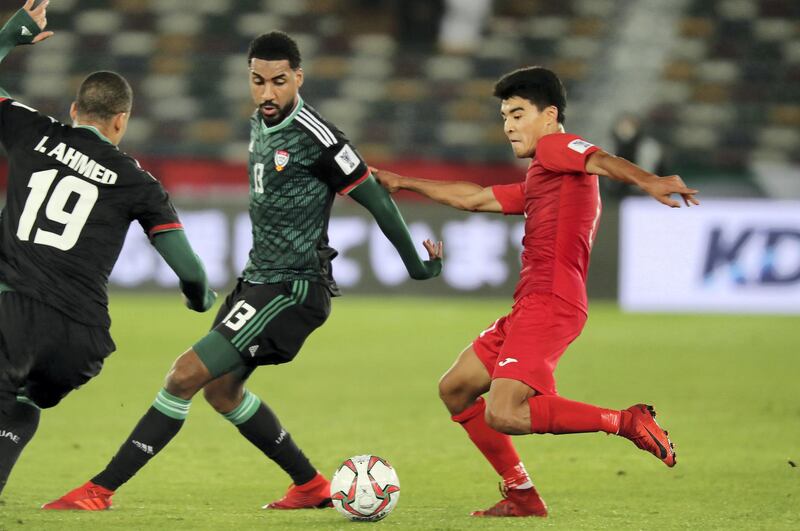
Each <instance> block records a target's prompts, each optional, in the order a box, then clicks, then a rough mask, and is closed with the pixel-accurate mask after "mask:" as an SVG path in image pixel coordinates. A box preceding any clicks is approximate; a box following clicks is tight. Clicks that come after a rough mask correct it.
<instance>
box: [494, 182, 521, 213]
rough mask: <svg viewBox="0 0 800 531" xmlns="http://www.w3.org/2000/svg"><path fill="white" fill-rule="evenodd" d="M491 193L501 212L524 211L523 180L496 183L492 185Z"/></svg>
mask: <svg viewBox="0 0 800 531" xmlns="http://www.w3.org/2000/svg"><path fill="white" fill-rule="evenodd" d="M492 193H493V194H494V198H495V199H497V202H498V203H500V207H501V208H502V209H503V214H506V215H511V214H524V213H525V182H524V181H523V182H520V183H514V184H498V185H495V186H492Z"/></svg>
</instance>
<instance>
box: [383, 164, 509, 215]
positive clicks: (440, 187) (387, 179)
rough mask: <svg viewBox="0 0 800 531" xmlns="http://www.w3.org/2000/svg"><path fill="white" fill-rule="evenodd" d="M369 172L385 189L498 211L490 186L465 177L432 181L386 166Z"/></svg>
mask: <svg viewBox="0 0 800 531" xmlns="http://www.w3.org/2000/svg"><path fill="white" fill-rule="evenodd" d="M372 174H373V175H374V176H375V178H376V179H377V180H378V182H380V183H381V185H382V186H383V187H384V188H386V189H387V190H388V191H389V193H394V192H396V191H398V190H410V191H412V192H416V193H418V194H421V195H424V196H425V197H428V198H430V199H433V200H434V201H436V202H437V203H441V204H443V205H447V206H450V207H453V208H457V209H459V210H467V211H470V212H498V213H499V212H502V211H503V209H502V207H501V206H500V203H498V202H497V199H496V198H495V196H494V193H493V192H492V189H491V188H484V187H483V186H480V185H479V184H475V183H470V182H465V181H453V182H448V181H433V180H429V179H416V178H413V177H404V176H402V175H398V174H396V173H392V172H390V171H386V170H378V169H376V168H372Z"/></svg>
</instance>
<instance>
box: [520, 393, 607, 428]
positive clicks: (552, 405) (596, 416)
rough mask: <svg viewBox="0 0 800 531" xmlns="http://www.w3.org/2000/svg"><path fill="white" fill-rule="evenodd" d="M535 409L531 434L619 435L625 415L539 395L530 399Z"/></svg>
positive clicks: (532, 415)
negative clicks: (604, 433) (598, 432)
mask: <svg viewBox="0 0 800 531" xmlns="http://www.w3.org/2000/svg"><path fill="white" fill-rule="evenodd" d="M528 404H529V405H530V408H531V433H555V434H559V433H587V432H595V431H603V432H606V433H617V432H619V424H620V419H621V412H620V411H617V410H614V409H603V408H601V407H597V406H593V405H591V404H584V403H582V402H574V401H572V400H567V399H566V398H561V397H560V396H555V395H536V396H534V397H531V398H529V399H528Z"/></svg>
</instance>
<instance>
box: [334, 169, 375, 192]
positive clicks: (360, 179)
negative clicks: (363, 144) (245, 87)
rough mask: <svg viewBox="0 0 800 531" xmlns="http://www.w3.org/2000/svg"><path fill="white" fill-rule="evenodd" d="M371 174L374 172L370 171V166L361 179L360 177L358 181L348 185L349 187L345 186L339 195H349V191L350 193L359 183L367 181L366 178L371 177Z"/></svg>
mask: <svg viewBox="0 0 800 531" xmlns="http://www.w3.org/2000/svg"><path fill="white" fill-rule="evenodd" d="M370 175H372V174H371V173H370V171H369V168H367V171H366V173H364V175H362V176H361V177H359V179H358V180H357V181H356V182H354V183H352V184H351V185H350V186H348V187H347V188H345V189H344V190H342V191H340V192H339V195H347V194H349V193H350V192H352V191H353V190H354V189H355V188H356V187H357V186H358V185H359V184H361V183H363V182H364V181H366V180H367V179H368V178H369V176H370Z"/></svg>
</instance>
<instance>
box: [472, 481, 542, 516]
mask: <svg viewBox="0 0 800 531" xmlns="http://www.w3.org/2000/svg"><path fill="white" fill-rule="evenodd" d="M500 494H502V495H503V499H502V500H500V501H499V502H497V503H495V504H494V505H493V506H491V507H489V508H488V509H486V510H485V511H475V512H473V513H472V516H539V517H542V518H544V517H545V516H547V505H546V504H545V503H544V500H543V499H542V497H541V496H539V493H538V492H536V488H535V487H531V488H529V489H509V488H506V487H505V486H504V485H502V484H501V485H500Z"/></svg>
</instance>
